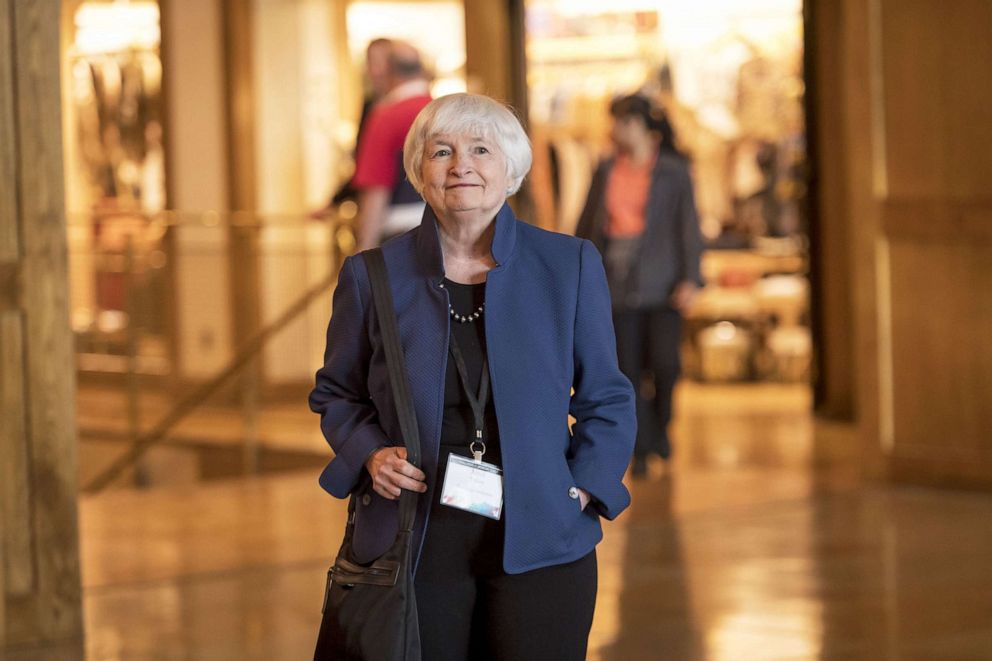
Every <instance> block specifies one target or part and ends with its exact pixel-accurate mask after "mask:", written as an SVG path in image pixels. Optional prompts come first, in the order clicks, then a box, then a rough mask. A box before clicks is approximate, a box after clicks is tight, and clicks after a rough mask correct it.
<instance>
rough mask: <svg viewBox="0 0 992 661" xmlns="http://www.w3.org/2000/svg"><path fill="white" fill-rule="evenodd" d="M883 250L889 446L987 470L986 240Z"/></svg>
mask: <svg viewBox="0 0 992 661" xmlns="http://www.w3.org/2000/svg"><path fill="white" fill-rule="evenodd" d="M889 252H890V259H889V263H890V268H891V274H892V277H891V280H892V294H891V297H892V354H893V361H892V365H893V404H894V410H895V411H896V413H897V415H896V416H895V429H894V431H895V442H896V444H895V449H894V451H895V453H896V454H897V455H900V456H912V457H934V458H941V459H943V460H950V459H956V460H958V461H961V462H963V463H971V462H989V466H988V467H989V468H990V469H992V268H989V265H990V264H992V241H990V242H988V243H985V242H968V241H946V242H939V243H938V242H933V243H924V242H919V241H916V240H914V239H910V240H906V239H903V238H893V239H892V240H891V246H890V249H889ZM983 293H984V295H983Z"/></svg>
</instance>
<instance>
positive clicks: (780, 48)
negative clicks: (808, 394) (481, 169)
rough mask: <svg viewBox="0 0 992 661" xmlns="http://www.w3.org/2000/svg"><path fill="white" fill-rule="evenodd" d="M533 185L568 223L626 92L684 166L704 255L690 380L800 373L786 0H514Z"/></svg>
mask: <svg viewBox="0 0 992 661" xmlns="http://www.w3.org/2000/svg"><path fill="white" fill-rule="evenodd" d="M526 6H527V14H526V30H527V32H526V34H527V82H528V91H529V101H530V103H529V106H530V115H529V117H530V130H531V134H532V136H533V139H534V144H535V152H536V158H535V169H534V173H533V178H534V180H536V181H537V182H539V183H538V184H537V185H535V186H533V191H534V195H535V198H536V200H535V202H536V207H537V209H538V210H539V212H540V215H541V217H542V221H543V222H542V224H544V225H547V226H551V227H554V228H557V229H559V230H560V231H565V232H568V231H572V230H573V229H574V227H575V223H576V220H577V218H578V215H579V213H580V211H581V209H582V204H583V203H584V200H585V194H586V191H587V189H588V185H589V180H590V176H591V172H592V169H593V168H594V167H595V164H596V160H597V159H598V158H599V157H600V156H601V155H602V152H603V150H604V149H605V148H606V146H607V141H608V131H609V124H610V122H609V115H608V107H609V102H610V100H611V99H612V98H613V97H614V96H616V95H618V94H629V93H632V92H635V91H640V92H643V93H645V94H647V95H648V96H650V97H652V98H653V99H654V100H655V101H656V103H658V104H659V105H660V106H661V107H663V108H664V109H665V110H666V112H667V113H668V114H669V116H670V118H671V120H672V123H673V125H674V127H675V130H676V134H677V138H678V141H679V145H678V146H679V148H680V149H681V150H682V151H684V152H685V153H686V154H687V155H688V156H689V158H690V160H691V162H692V171H693V175H694V183H695V187H696V199H697V205H698V207H699V212H700V218H701V222H702V229H703V232H704V234H705V236H706V237H707V239H708V243H709V247H710V250H709V251H708V252H707V254H706V256H705V258H704V264H703V270H704V274H705V276H706V280H707V286H706V288H705V289H704V290H703V292H702V294H701V296H700V298H699V299H698V302H697V304H696V305H695V306H694V308H693V310H692V311H691V313H690V315H689V316H690V323H689V324H688V332H687V334H686V342H685V347H684V351H683V353H684V356H685V363H686V368H687V369H686V371H687V373H688V375H689V376H691V377H693V378H696V379H700V380H703V381H734V382H739V381H752V380H775V381H786V382H799V381H807V380H808V379H809V377H810V364H811V353H812V352H811V342H810V329H809V315H808V309H809V284H808V280H807V277H806V276H807V262H808V260H807V223H806V219H805V217H804V210H803V209H804V199H805V195H806V171H807V167H806V140H805V122H804V117H803V89H804V85H803V72H802V62H803V18H802V4H801V3H800V2H798V0H763V1H761V2H736V1H734V0H721V1H719V2H706V3H696V4H692V5H689V4H686V3H680V2H670V1H668V0H625V1H623V2H614V3H610V4H609V5H604V4H602V3H597V2H574V1H558V0H529V1H528V2H527V3H526Z"/></svg>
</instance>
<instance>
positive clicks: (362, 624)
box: [314, 248, 420, 661]
mask: <svg viewBox="0 0 992 661" xmlns="http://www.w3.org/2000/svg"><path fill="white" fill-rule="evenodd" d="M362 257H363V258H364V259H365V264H366V267H367V269H368V272H369V279H370V281H371V284H372V299H373V302H374V303H375V310H376V316H377V318H378V320H379V329H380V332H381V333H382V340H383V346H384V349H385V352H386V364H387V367H388V369H389V380H390V385H391V387H392V392H393V399H394V400H395V402H396V413H397V415H398V416H399V422H400V430H401V432H402V434H403V442H404V443H405V445H406V451H407V461H409V462H410V463H412V464H413V465H414V466H418V467H419V466H420V434H419V432H418V430H417V417H416V414H415V412H414V409H413V402H412V400H411V399H410V386H409V384H408V383H407V379H406V367H405V363H404V359H403V349H402V347H401V345H400V339H399V330H398V328H397V323H396V311H395V309H394V308H393V296H392V292H391V291H390V289H389V280H388V278H387V271H386V262H385V260H384V259H383V256H382V251H381V250H379V249H378V248H377V249H374V250H368V251H366V252H364V253H362ZM355 500H356V495H355V494H352V496H351V500H350V501H349V503H348V524H347V527H346V528H345V533H344V541H343V542H342V544H341V549H340V550H339V551H338V555H337V558H336V559H335V561H334V565H333V566H332V567H331V568H330V570H329V571H328V572H327V584H326V588H325V591H324V607H323V610H322V612H323V617H322V619H321V622H320V633H319V634H318V636H317V649H316V651H315V652H314V661H330V660H332V659H333V660H334V661H343V660H355V661H359V660H360V661H420V629H419V626H418V623H417V603H416V597H415V595H414V591H413V574H412V571H411V562H412V544H411V537H412V535H413V523H414V518H415V516H416V512H417V494H416V493H414V492H412V491H407V490H405V489H404V490H403V492H402V494H401V495H400V503H399V508H400V516H399V522H400V525H399V531H398V532H397V534H396V539H395V541H394V542H393V545H392V546H391V547H390V548H389V550H388V551H386V552H385V553H384V554H383V555H382V556H380V557H379V558H378V559H377V560H375V561H374V562H372V563H371V564H358V563H355V562H353V561H352V560H351V558H352V557H354V556H353V555H352V552H351V549H352V546H351V545H352V537H353V536H354V529H355Z"/></svg>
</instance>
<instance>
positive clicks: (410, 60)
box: [352, 41, 431, 250]
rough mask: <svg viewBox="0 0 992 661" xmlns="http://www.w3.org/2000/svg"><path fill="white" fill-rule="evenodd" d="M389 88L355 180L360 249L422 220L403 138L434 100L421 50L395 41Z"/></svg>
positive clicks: (363, 143)
mask: <svg viewBox="0 0 992 661" xmlns="http://www.w3.org/2000/svg"><path fill="white" fill-rule="evenodd" d="M389 77H390V83H391V85H390V91H389V93H388V94H386V96H385V97H383V99H382V100H381V101H380V102H379V103H378V104H376V106H375V107H374V108H373V109H372V112H371V114H370V115H369V118H368V125H367V126H366V127H365V130H364V131H363V133H362V136H361V139H360V140H359V143H358V156H357V157H356V161H355V176H354V177H353V178H352V186H354V188H355V189H356V190H357V191H358V217H357V219H356V222H357V234H358V236H357V239H358V249H359V250H365V249H367V248H373V247H375V246H377V245H379V244H380V243H381V242H382V241H384V240H385V239H388V238H390V237H393V236H396V235H397V234H402V233H403V232H406V231H407V230H409V229H412V228H414V227H416V226H417V225H419V224H420V220H421V216H422V215H423V212H424V201H423V199H422V198H421V197H420V195H419V194H418V193H417V191H415V190H414V189H413V186H411V185H410V182H408V181H407V180H406V174H405V173H404V171H403V141H404V140H405V139H406V134H407V132H408V131H409V130H410V126H411V125H412V124H413V120H414V119H415V118H416V117H417V114H418V113H419V112H420V111H421V109H423V107H424V106H426V105H427V104H428V103H430V101H431V95H430V88H429V84H428V80H427V74H426V71H425V69H424V65H423V62H422V61H421V59H420V53H418V52H417V50H416V49H415V48H414V47H413V46H411V45H410V44H407V43H404V42H401V41H394V42H393V45H392V52H391V53H390V57H389Z"/></svg>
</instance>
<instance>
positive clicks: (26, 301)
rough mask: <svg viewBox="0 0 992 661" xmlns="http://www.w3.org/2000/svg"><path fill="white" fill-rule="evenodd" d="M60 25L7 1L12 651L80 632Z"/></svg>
mask: <svg viewBox="0 0 992 661" xmlns="http://www.w3.org/2000/svg"><path fill="white" fill-rule="evenodd" d="M59 19H60V3H59V2H57V1H56V0H31V1H21V0H0V52H2V53H3V54H4V57H3V58H2V59H0V138H2V140H0V279H2V280H3V282H4V284H5V287H6V289H7V292H6V295H5V296H3V297H2V301H0V303H2V308H3V309H2V310H0V343H2V346H0V369H2V374H0V379H2V381H0V383H2V386H0V390H2V392H0V407H2V410H0V413H2V415H3V426H2V428H3V432H2V435H0V461H2V473H0V479H2V481H3V484H2V486H0V493H2V496H3V507H2V508H0V517H2V518H0V520H2V528H0V542H2V548H3V553H2V555H3V562H2V563H0V586H2V590H0V601H2V602H3V607H2V608H0V617H2V620H0V622H2V624H0V644H2V645H7V644H24V643H34V642H41V641H50V640H56V639H66V638H77V637H79V636H80V635H81V631H82V617H81V598H80V576H79V547H78V532H77V519H76V495H77V489H76V460H75V456H76V442H75V406H74V402H75V370H74V367H73V365H74V355H73V352H72V335H71V331H70V328H69V309H68V281H67V254H66V253H67V251H66V226H65V213H64V193H63V178H62V142H61V141H62V131H61V124H62V119H61V103H60V96H61V94H60V77H59V53H60V48H59V44H60V39H59V25H60V20H59ZM8 54H9V56H8Z"/></svg>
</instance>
